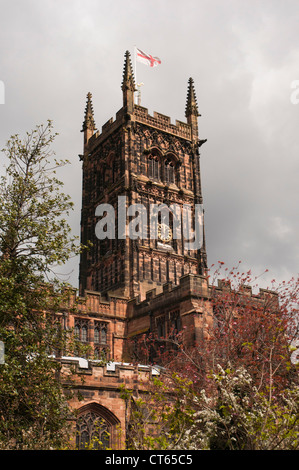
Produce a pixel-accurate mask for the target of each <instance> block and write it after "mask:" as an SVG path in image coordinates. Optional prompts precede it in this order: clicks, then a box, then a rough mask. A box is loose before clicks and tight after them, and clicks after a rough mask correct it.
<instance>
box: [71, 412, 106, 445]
mask: <svg viewBox="0 0 299 470" xmlns="http://www.w3.org/2000/svg"><path fill="white" fill-rule="evenodd" d="M109 446H110V426H109V423H108V422H107V421H106V420H105V419H104V418H103V417H102V416H100V415H99V414H98V413H96V412H95V411H93V410H90V411H86V412H85V413H83V414H81V415H80V416H79V418H78V419H77V423H76V447H77V449H79V450H86V449H95V450H100V449H107V448H108V447H109Z"/></svg>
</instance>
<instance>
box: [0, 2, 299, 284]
mask: <svg viewBox="0 0 299 470" xmlns="http://www.w3.org/2000/svg"><path fill="white" fill-rule="evenodd" d="M0 8H1V10H0V81H2V82H3V84H4V86H5V103H4V104H0V122H1V127H0V147H1V148H3V146H4V145H5V142H6V140H7V139H8V138H9V136H10V135H11V134H15V133H19V134H21V135H22V134H24V133H25V132H26V131H27V130H31V129H32V128H34V127H35V126H36V125H37V124H41V123H44V122H46V120H47V119H52V120H53V122H54V127H55V131H57V132H59V137H58V138H57V140H56V142H55V150H56V153H57V156H59V157H63V158H68V159H70V160H71V162H72V165H71V166H69V167H68V168H67V170H66V171H64V172H62V173H61V175H60V177H61V179H63V181H64V183H65V191H66V192H67V193H69V194H70V195H71V196H72V199H73V201H74V203H75V211H74V213H73V214H72V216H71V220H70V222H71V225H72V227H73V229H74V233H75V234H79V227H80V209H81V163H80V162H79V158H78V154H80V153H82V134H81V133H80V130H81V126H82V121H83V115H84V108H85V101H86V94H87V92H89V91H90V92H91V93H92V94H93V104H94V112H95V121H96V125H97V127H98V129H101V127H102V125H103V124H104V123H105V122H106V121H107V120H108V119H110V117H115V114H116V112H117V111H118V110H119V109H120V108H121V106H122V95H121V89H120V85H121V81H122V71H123V63H124V53H125V51H126V50H127V49H128V50H129V51H130V52H131V53H132V54H133V51H134V45H136V46H137V47H139V48H140V49H142V50H144V51H146V52H148V53H150V54H152V55H156V56H158V57H160V59H161V61H162V64H161V65H160V66H159V67H156V68H154V69H149V68H147V67H146V66H145V65H143V64H139V63H138V65H137V80H138V82H140V81H142V82H143V83H144V86H143V87H142V105H143V106H145V107H147V108H148V109H149V112H150V113H152V112H153V111H158V112H160V113H162V114H166V115H168V116H170V117H171V119H172V122H175V120H176V119H179V120H185V116H184V111H185V103H186V96H187V83H188V78H189V77H190V76H192V77H193V79H194V82H195V89H196V95H197V101H198V106H199V111H200V113H201V115H202V116H201V117H200V118H199V130H200V137H201V138H203V139H207V143H206V144H205V145H204V146H203V147H201V170H202V187H203V196H204V206H205V217H206V219H205V222H206V236H207V252H208V262H209V264H210V265H211V264H212V263H215V262H216V263H217V261H219V260H220V261H223V262H225V263H226V264H227V265H228V266H229V267H230V266H233V265H235V264H236V263H238V261H239V260H241V261H242V265H241V266H242V267H243V269H244V270H247V269H252V272H253V274H254V275H258V274H260V273H261V272H263V271H264V269H266V268H267V269H269V273H268V274H266V275H265V276H264V277H263V278H262V279H261V280H260V285H262V287H265V286H267V285H268V284H269V281H270V280H271V279H272V278H275V279H277V280H288V279H289V278H290V277H291V276H293V275H296V274H297V273H298V264H299V263H298V262H299V252H298V235H299V218H298V203H299V197H298V193H299V191H298V180H299V158H298V156H299V103H298V104H293V103H292V102H291V99H290V97H291V94H292V92H294V90H293V89H292V88H291V85H292V83H293V82H294V81H295V80H299V37H298V36H299V34H298V24H299V3H298V0H250V1H249V0H184V1H178V0H138V1H136V0H126V1H123V0H114V1H109V0H105V1H104V0H84V1H82V0H59V1H58V0H42V1H41V0H39V1H37V0H9V1H8V0H1V1H0ZM297 97H299V93H298V94H297ZM0 101H1V100H0ZM1 158H2V162H1V163H3V156H2V157H1ZM66 270H67V271H72V274H71V277H70V281H71V282H72V284H73V285H74V286H75V287H77V276H78V260H74V261H73V262H72V263H70V264H69V265H68V267H67V268H66Z"/></svg>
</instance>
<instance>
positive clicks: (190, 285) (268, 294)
mask: <svg viewBox="0 0 299 470" xmlns="http://www.w3.org/2000/svg"><path fill="white" fill-rule="evenodd" d="M213 292H214V293H216V295H217V294H218V295H220V294H223V293H227V292H234V293H235V294H237V295H239V296H240V297H242V296H243V297H244V296H245V297H246V298H248V297H250V298H252V300H255V301H258V300H261V301H262V300H265V299H266V298H274V299H277V297H278V293H277V292H275V291H272V290H268V289H262V288H260V289H259V292H258V294H254V293H253V292H252V287H251V286H247V285H243V286H241V287H240V288H239V289H238V290H235V289H234V288H233V287H232V286H231V283H230V282H229V281H227V280H223V279H218V280H217V285H210V284H209V282H208V278H207V277H205V276H200V275H197V274H186V275H185V276H183V277H181V278H180V280H179V284H178V285H177V286H173V285H172V283H171V282H168V283H165V284H163V286H162V290H160V291H158V289H157V288H154V289H151V290H149V291H147V292H146V294H145V300H140V298H139V297H136V298H134V299H131V300H130V301H129V302H128V304H129V305H130V311H132V310H133V309H138V307H139V308H141V307H142V306H144V305H147V304H148V303H149V302H155V303H157V302H159V300H161V301H163V302H165V299H166V301H167V297H169V299H171V300H172V301H176V300H178V299H180V300H181V299H182V298H184V297H188V296H190V297H198V298H204V299H207V300H209V299H211V298H212V294H213Z"/></svg>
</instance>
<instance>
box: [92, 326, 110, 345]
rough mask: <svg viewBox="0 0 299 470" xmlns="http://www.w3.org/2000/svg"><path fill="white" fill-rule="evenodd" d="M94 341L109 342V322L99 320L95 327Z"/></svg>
mask: <svg viewBox="0 0 299 470" xmlns="http://www.w3.org/2000/svg"><path fill="white" fill-rule="evenodd" d="M94 342H95V343H101V344H107V324H106V323H100V322H97V323H96V324H95V327H94Z"/></svg>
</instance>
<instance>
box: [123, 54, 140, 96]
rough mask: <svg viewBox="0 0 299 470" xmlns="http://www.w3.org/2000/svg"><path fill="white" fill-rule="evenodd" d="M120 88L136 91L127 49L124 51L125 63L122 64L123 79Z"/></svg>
mask: <svg viewBox="0 0 299 470" xmlns="http://www.w3.org/2000/svg"><path fill="white" fill-rule="evenodd" d="M121 88H122V90H123V91H125V90H130V91H133V92H134V91H137V90H136V87H135V79H134V74H133V69H132V63H131V54H130V52H129V51H126V53H125V64H124V71H123V81H122V85H121Z"/></svg>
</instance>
